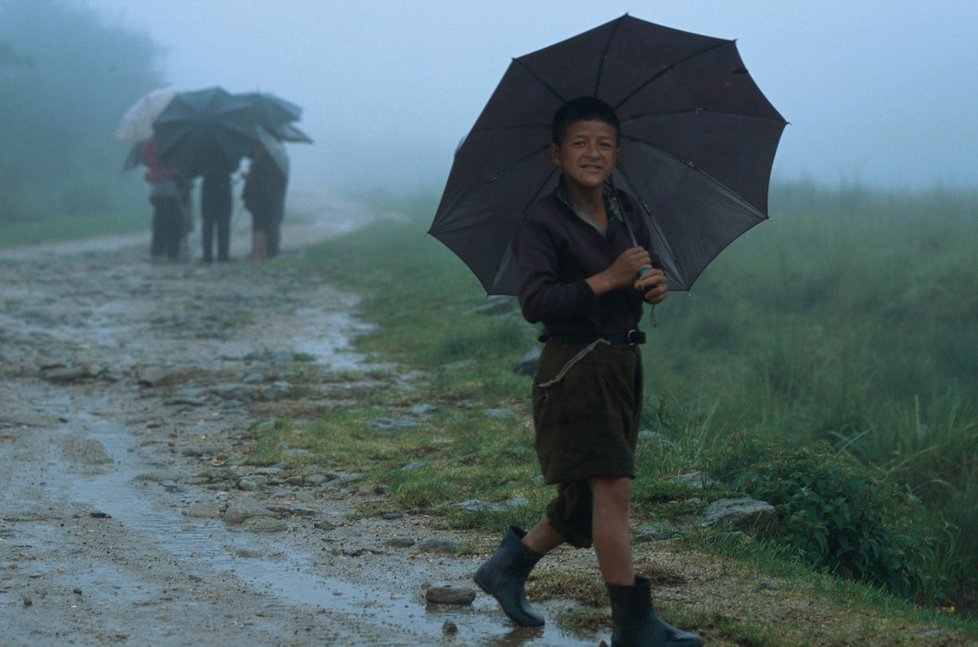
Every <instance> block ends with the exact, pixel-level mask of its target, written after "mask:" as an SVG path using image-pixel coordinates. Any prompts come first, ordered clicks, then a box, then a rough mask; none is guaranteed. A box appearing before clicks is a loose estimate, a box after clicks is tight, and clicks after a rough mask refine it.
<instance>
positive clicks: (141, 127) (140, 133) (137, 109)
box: [115, 86, 179, 144]
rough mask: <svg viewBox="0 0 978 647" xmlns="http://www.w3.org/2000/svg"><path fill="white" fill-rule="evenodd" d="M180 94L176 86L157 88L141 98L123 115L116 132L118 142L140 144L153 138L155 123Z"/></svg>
mask: <svg viewBox="0 0 978 647" xmlns="http://www.w3.org/2000/svg"><path fill="white" fill-rule="evenodd" d="M178 92H179V89H177V88H176V87H175V86H168V87H165V88H157V89H156V90H153V91H152V92H150V93H148V94H145V95H143V96H142V97H140V98H139V99H138V100H137V101H136V103H134V104H132V106H130V108H129V109H128V110H126V113H125V114H124V115H122V119H121V120H120V121H119V126H118V127H117V128H116V131H115V138H116V141H118V142H120V143H122V144H139V143H140V142H144V141H146V140H147V139H149V138H150V137H152V136H153V121H154V120H155V119H156V118H157V117H159V116H160V113H161V112H163V110H164V109H165V108H166V107H167V106H168V105H169V103H170V100H171V99H173V97H174V96H176V94H177V93H178Z"/></svg>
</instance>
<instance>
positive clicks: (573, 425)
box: [533, 340, 642, 546]
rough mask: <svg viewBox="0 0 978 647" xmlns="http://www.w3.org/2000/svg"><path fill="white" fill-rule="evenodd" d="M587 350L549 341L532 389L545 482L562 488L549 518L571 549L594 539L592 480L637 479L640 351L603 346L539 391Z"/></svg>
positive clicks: (539, 456) (541, 466) (551, 508)
mask: <svg viewBox="0 0 978 647" xmlns="http://www.w3.org/2000/svg"><path fill="white" fill-rule="evenodd" d="M583 348H584V346H583V345H580V344H564V343H562V342H559V341H557V340H550V341H548V342H547V344H546V345H545V346H544V348H543V352H542V353H541V356H540V366H539V369H538V372H537V377H536V379H535V380H534V384H533V421H534V425H535V427H536V451H537V458H538V459H539V461H540V468H541V470H542V472H543V477H544V480H545V481H546V482H547V483H551V484H554V483H556V484H559V487H558V492H557V498H556V499H555V500H554V501H553V502H551V504H550V506H549V507H548V508H547V517H548V518H549V519H550V522H551V524H552V525H553V526H554V528H555V529H556V530H557V531H558V532H560V533H561V534H563V535H564V538H565V540H566V541H567V542H568V543H570V544H571V545H574V546H589V545H590V542H591V491H590V485H589V484H588V479H591V478H595V477H615V476H626V477H629V478H631V477H634V476H635V442H636V439H637V437H638V430H639V425H640V424H641V416H642V359H641V354H640V352H639V350H638V348H637V347H636V346H626V345H616V346H609V345H607V344H598V345H597V346H595V347H594V349H593V350H591V351H590V352H589V353H587V354H586V355H584V356H583V357H582V358H581V359H580V360H579V361H577V362H576V363H575V364H574V365H573V366H572V367H571V368H570V369H569V370H567V372H566V374H565V375H564V376H563V378H562V379H561V380H560V381H558V382H557V383H556V384H552V385H550V386H547V387H545V388H543V387H541V386H540V385H541V384H545V383H546V382H548V381H550V380H553V379H554V378H555V377H556V376H557V375H558V374H559V373H560V371H561V369H562V368H563V367H564V366H565V365H566V364H567V363H568V362H569V361H570V360H571V359H572V358H573V357H574V356H575V355H577V354H578V353H579V352H580V351H581V350H582V349H583Z"/></svg>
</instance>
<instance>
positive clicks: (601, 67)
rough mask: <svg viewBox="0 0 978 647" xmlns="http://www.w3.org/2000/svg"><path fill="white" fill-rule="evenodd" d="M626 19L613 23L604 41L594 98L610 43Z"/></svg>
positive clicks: (595, 81) (622, 18) (602, 73)
mask: <svg viewBox="0 0 978 647" xmlns="http://www.w3.org/2000/svg"><path fill="white" fill-rule="evenodd" d="M626 17H627V14H626V15H625V16H622V17H621V18H619V19H618V20H616V21H615V24H614V27H612V29H611V31H610V32H609V33H608V40H607V41H605V44H604V48H603V49H602V50H601V56H600V58H599V59H598V73H597V75H596V76H595V79H594V94H593V96H595V97H597V96H598V88H600V87H601V79H602V78H603V77H604V63H605V60H606V59H607V58H608V50H609V49H611V43H612V41H613V40H614V39H615V35H616V34H617V33H618V28H619V27H621V23H622V21H623V20H624V19H625V18H626Z"/></svg>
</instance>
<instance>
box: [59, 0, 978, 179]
mask: <svg viewBox="0 0 978 647" xmlns="http://www.w3.org/2000/svg"><path fill="white" fill-rule="evenodd" d="M75 1H76V2H78V3H79V4H80V5H82V6H87V7H91V8H93V9H96V10H97V11H99V12H101V13H102V14H103V15H104V16H105V17H106V19H107V22H108V24H110V25H113V26H117V27H123V28H125V29H132V30H135V31H138V32H144V33H146V34H147V35H149V36H150V37H151V38H152V39H153V40H154V41H155V42H157V43H158V44H159V45H160V46H162V47H163V48H164V51H163V54H162V57H161V58H160V65H161V73H162V75H163V77H164V78H165V79H166V80H167V81H168V82H170V83H173V84H176V85H178V86H180V87H181V88H184V89H197V88H202V87H206V86H210V85H215V84H217V85H222V86H224V87H225V88H226V89H227V90H229V91H231V92H244V91H250V90H263V91H268V92H273V93H275V94H278V95H280V96H282V97H284V98H286V99H289V100H291V101H294V102H296V103H299V104H300V105H302V106H303V107H304V109H305V113H304V116H303V120H302V122H300V123H299V126H300V127H301V128H303V129H304V130H305V131H306V132H307V133H309V135H310V136H311V137H312V138H313V139H314V140H315V144H313V145H311V146H309V145H302V144H290V145H289V150H290V153H291V154H292V173H293V175H292V180H291V182H292V184H291V186H293V187H296V188H307V189H308V188H315V189H327V190H346V189H351V188H352V189H363V188H374V187H385V188H389V189H392V190H401V189H405V188H408V189H413V188H417V189H430V188H439V189H440V188H441V186H442V184H443V182H444V180H445V179H446V177H447V173H448V170H449V168H450V166H451V161H452V153H453V151H454V149H455V146H456V144H457V143H458V141H459V140H460V139H461V138H462V137H463V136H464V135H465V134H466V132H467V131H468V130H469V128H470V127H471V126H472V124H473V123H474V122H475V119H476V117H477V116H478V115H479V112H480V111H481V109H482V107H483V105H484V104H485V102H486V101H487V100H488V98H489V95H490V94H491V92H492V90H493V88H494V87H495V86H496V84H497V82H498V81H499V80H500V78H501V77H502V75H503V73H504V71H505V70H506V67H507V65H508V64H509V61H510V59H511V58H513V57H516V56H520V55H523V54H526V53H529V52H531V51H534V50H537V49H540V48H542V47H545V46H547V45H550V44H552V43H554V42H557V41H559V40H563V39H565V38H568V37H570V36H573V35H575V34H577V33H579V32H582V31H585V30H587V29H590V28H592V27H595V26H597V25H599V24H601V23H604V22H607V21H609V20H612V19H614V18H617V17H618V16H620V15H622V14H623V13H626V12H627V13H630V14H631V15H633V16H635V17H637V18H641V19H643V20H647V21H650V22H656V23H660V24H663V25H667V26H669V27H674V28H677V29H682V30H686V31H692V32H697V33H702V34H706V35H710V36H716V37H722V38H731V39H737V42H738V48H739V50H740V53H741V56H742V57H743V59H744V62H745V64H746V66H747V69H748V70H749V71H750V72H751V74H752V76H753V77H754V79H755V80H756V82H757V83H758V85H759V86H760V88H761V89H762V91H763V92H764V93H765V94H766V96H767V97H768V98H769V99H770V101H771V102H772V103H773V104H774V106H775V107H776V108H777V109H778V110H779V111H780V112H781V113H782V115H784V117H785V118H786V119H787V120H788V121H789V122H790V125H789V126H788V127H787V129H786V130H785V133H784V136H783V138H782V143H781V147H780V148H779V150H778V154H777V158H776V161H775V166H774V177H773V180H774V181H775V182H777V181H794V180H812V181H814V182H816V183H819V184H826V185H830V186H831V185H840V184H841V185H852V184H858V185H863V186H868V187H879V188H912V189H926V188H931V187H935V186H943V187H961V186H969V187H973V186H978V164H975V151H976V150H978V126H976V123H975V121H976V106H978V80H976V79H978V38H976V36H978V2H974V1H973V0H936V1H935V2H932V3H922V2H920V1H919V0H859V1H858V2H854V1H853V0H818V1H810V2H803V1H801V0H656V1H647V2H605V1H602V2H596V1H595V0H560V1H549V0H547V1H532V2H531V1H528V0H493V1H491V2H474V1H463V0H459V1H451V0H386V1H380V0H361V1H358V2H339V1H335V0H275V2H270V1H269V0H227V1H225V0H165V1H160V0H75ZM146 89H147V90H150V89H152V88H146ZM136 98H137V97H136V96H133V97H132V99H133V100H135V99H136ZM119 116H121V114H120V115H119ZM106 137H111V133H108V132H107V133H106ZM124 153H125V151H124V150H123V149H122V148H121V147H120V152H119V154H120V159H121V158H122V156H124ZM133 177H134V180H133V181H138V176H137V175H135V174H134V176H133Z"/></svg>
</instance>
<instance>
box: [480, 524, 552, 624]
mask: <svg viewBox="0 0 978 647" xmlns="http://www.w3.org/2000/svg"><path fill="white" fill-rule="evenodd" d="M524 535H526V533H525V532H524V531H522V530H520V529H519V528H517V527H516V526H510V527H509V528H507V529H506V535H505V536H504V537H503V543H502V544H500V545H499V548H497V549H496V552H495V553H493V555H492V557H490V558H489V559H487V560H486V561H485V563H483V564H482V566H480V567H479V570H477V571H476V572H475V578H474V579H475V583H476V584H478V585H479V588H481V589H482V590H483V591H485V592H486V593H488V594H489V595H491V596H492V597H494V598H496V601H497V602H499V606H501V607H502V609H503V613H505V614H506V615H507V616H509V619H510V620H512V621H513V622H515V623H516V624H518V625H519V626H521V627H540V626H542V625H543V623H544V620H543V616H541V615H540V614H539V613H537V612H536V610H535V609H534V608H533V607H531V606H530V605H529V603H528V602H527V601H526V591H525V590H524V588H523V587H524V585H525V583H526V578H527V576H528V575H529V574H530V571H532V570H533V567H534V566H536V565H537V562H539V561H540V558H541V557H543V555H538V554H537V553H534V552H533V551H532V550H530V549H529V548H527V547H526V546H525V545H524V544H523V542H521V541H520V539H522V538H523V536H524Z"/></svg>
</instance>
